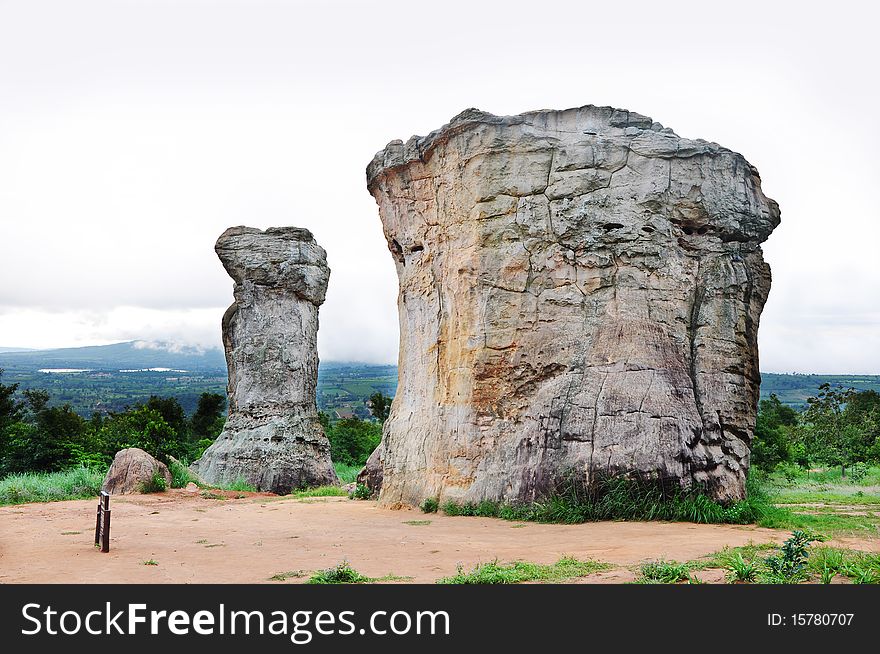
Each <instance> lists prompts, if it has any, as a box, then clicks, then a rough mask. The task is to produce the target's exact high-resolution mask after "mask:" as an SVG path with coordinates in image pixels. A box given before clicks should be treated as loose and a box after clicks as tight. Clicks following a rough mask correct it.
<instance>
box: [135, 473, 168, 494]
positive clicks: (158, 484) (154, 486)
mask: <svg viewBox="0 0 880 654" xmlns="http://www.w3.org/2000/svg"><path fill="white" fill-rule="evenodd" d="M167 488H168V482H167V481H166V480H165V475H163V474H162V473H161V471H159V470H153V474H152V476H150V478H149V479H148V480H147V481H145V482H144V483H142V484H141V492H142V493H164V492H165V491H166V490H167Z"/></svg>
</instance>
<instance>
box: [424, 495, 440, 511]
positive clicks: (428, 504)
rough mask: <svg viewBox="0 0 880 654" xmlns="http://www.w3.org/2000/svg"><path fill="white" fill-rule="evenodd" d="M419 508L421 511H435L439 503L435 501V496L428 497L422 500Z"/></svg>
mask: <svg viewBox="0 0 880 654" xmlns="http://www.w3.org/2000/svg"><path fill="white" fill-rule="evenodd" d="M419 508H420V509H421V510H422V513H437V509H439V508H440V503H439V502H438V501H437V498H435V497H429V498H427V499H426V500H425V501H424V502H422V504H421V505H420V506H419Z"/></svg>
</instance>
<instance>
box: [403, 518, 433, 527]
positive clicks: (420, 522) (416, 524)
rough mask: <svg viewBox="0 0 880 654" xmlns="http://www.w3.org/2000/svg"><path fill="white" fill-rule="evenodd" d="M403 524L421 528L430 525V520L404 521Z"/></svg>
mask: <svg viewBox="0 0 880 654" xmlns="http://www.w3.org/2000/svg"><path fill="white" fill-rule="evenodd" d="M403 524H405V525H411V526H413V527H423V526H425V525H429V524H431V521H430V520H405V521H404V523H403Z"/></svg>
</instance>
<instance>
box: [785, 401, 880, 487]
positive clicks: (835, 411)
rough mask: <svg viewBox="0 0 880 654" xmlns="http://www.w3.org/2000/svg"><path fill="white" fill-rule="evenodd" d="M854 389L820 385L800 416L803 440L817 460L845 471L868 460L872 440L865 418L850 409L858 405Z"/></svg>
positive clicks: (844, 473) (842, 471)
mask: <svg viewBox="0 0 880 654" xmlns="http://www.w3.org/2000/svg"><path fill="white" fill-rule="evenodd" d="M858 395H859V394H858V393H857V392H856V390H855V389H853V388H842V387H836V388H832V387H831V385H830V384H822V385H821V386H820V387H819V394H818V395H817V396H816V397H811V398H808V399H807V409H806V411H804V414H803V425H802V430H801V432H802V438H803V439H804V443H805V446H806V448H807V450H808V451H810V452H811V453H812V454H813V455H814V456H815V457H816V458H817V459H820V460H824V461H825V462H826V463H829V464H832V465H839V466H840V469H841V475H842V476H846V468H847V466H849V465H852V464H853V463H855V462H856V461H863V460H865V458H866V457H867V456H868V452H869V448H870V446H871V444H872V441H873V438H872V437H871V436H872V435H871V433H870V426H871V425H870V424H868V421H866V420H865V414H863V413H862V412H860V411H857V410H855V409H852V408H851V407H856V406H858V405H859V399H858V397H857V396H858Z"/></svg>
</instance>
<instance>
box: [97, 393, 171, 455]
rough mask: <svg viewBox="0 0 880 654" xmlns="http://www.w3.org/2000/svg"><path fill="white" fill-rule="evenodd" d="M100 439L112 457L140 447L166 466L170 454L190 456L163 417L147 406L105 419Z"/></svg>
mask: <svg viewBox="0 0 880 654" xmlns="http://www.w3.org/2000/svg"><path fill="white" fill-rule="evenodd" d="M101 438H102V440H103V442H104V447H105V451H106V452H107V453H108V454H110V456H113V455H115V454H116V452H118V451H119V450H123V449H125V448H127V447H139V448H140V449H142V450H144V451H146V452H148V453H150V454H152V455H153V456H154V457H156V458H157V459H159V460H161V461H163V462H165V463H167V462H168V456H169V455H171V456H175V457H178V458H179V457H182V456H186V455H187V446H186V443H181V442H180V440H179V439H178V438H177V434H176V433H175V431H174V429H172V428H171V425H169V424H168V423H167V422H166V421H165V418H163V417H162V414H160V413H159V412H158V411H156V410H155V409H151V408H149V407H148V406H144V405H141V406H137V407H134V408H133V409H129V410H128V411H125V412H124V413H116V414H111V415H109V416H108V417H107V418H105V419H104V423H103V425H102V427H101Z"/></svg>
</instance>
